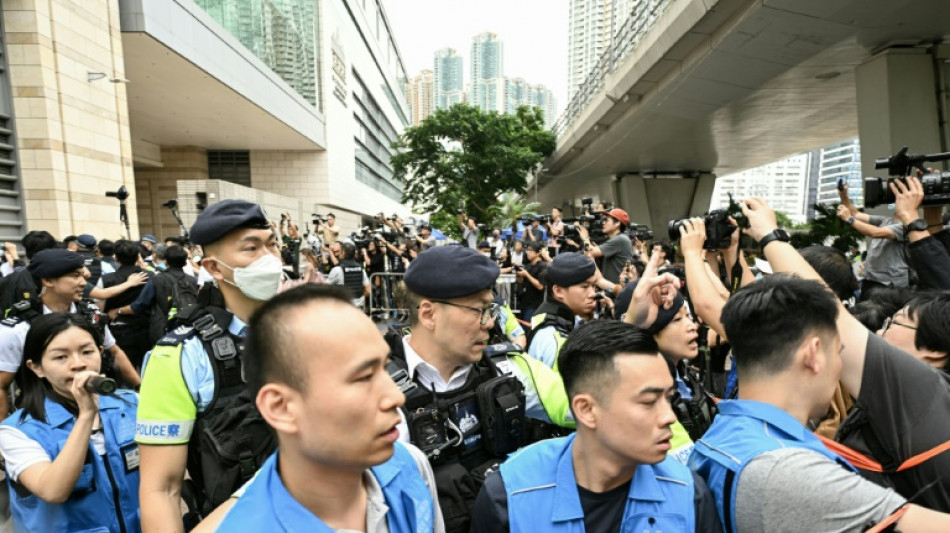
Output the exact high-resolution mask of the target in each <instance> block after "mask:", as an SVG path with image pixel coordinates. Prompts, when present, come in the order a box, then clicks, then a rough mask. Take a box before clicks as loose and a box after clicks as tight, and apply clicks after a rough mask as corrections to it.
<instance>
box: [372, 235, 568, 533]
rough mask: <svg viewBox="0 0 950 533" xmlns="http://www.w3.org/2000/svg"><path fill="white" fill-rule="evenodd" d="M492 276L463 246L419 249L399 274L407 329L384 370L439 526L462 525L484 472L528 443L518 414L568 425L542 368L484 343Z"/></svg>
mask: <svg viewBox="0 0 950 533" xmlns="http://www.w3.org/2000/svg"><path fill="white" fill-rule="evenodd" d="M498 273H499V268H498V265H496V264H495V263H494V262H492V260H491V259H489V258H487V257H484V256H482V255H479V254H478V252H476V251H475V250H474V249H470V248H465V247H461V246H442V247H436V248H431V249H429V250H427V251H425V252H423V253H421V254H419V257H418V258H416V259H415V260H414V261H412V263H411V264H410V265H409V269H408V270H407V271H406V276H405V278H404V279H405V283H406V287H407V289H408V291H409V302H410V304H409V305H410V308H411V312H410V321H411V327H412V333H411V335H409V336H407V337H404V338H402V339H395V340H393V339H390V340H391V347H392V349H393V360H392V362H391V364H390V374H392V375H393V377H394V379H395V380H396V381H397V383H399V384H400V386H401V388H402V389H403V392H404V393H405V394H406V404H405V405H404V406H403V410H402V412H403V416H404V417H405V418H406V421H405V422H404V423H402V424H400V428H399V429H400V431H399V433H400V438H401V439H404V440H407V441H410V442H412V443H413V444H415V445H416V446H418V447H419V448H420V449H422V451H423V452H424V453H426V455H428V456H429V458H430V460H431V461H432V464H433V467H434V470H435V475H436V480H437V483H438V489H439V503H440V505H441V507H442V513H443V515H444V517H445V524H446V529H447V530H448V531H468V525H469V518H470V513H471V509H472V505H473V503H474V498H475V493H476V492H477V489H478V486H479V485H480V480H482V479H484V476H485V473H486V471H488V470H489V469H491V468H493V467H494V466H495V465H497V463H499V462H501V461H502V460H503V459H504V457H505V455H506V454H508V453H510V452H513V451H514V450H515V449H517V448H518V447H519V446H521V445H522V444H524V443H525V441H526V440H529V437H527V436H526V435H525V433H526V432H527V431H528V430H525V429H523V428H524V427H525V426H526V425H529V424H528V421H526V420H525V417H526V416H528V417H530V418H533V419H538V420H544V421H551V422H554V423H556V424H558V425H571V424H572V421H569V419H568V416H569V415H568V406H567V397H566V394H565V393H564V388H563V384H562V383H561V380H560V378H559V377H558V376H557V375H556V374H555V373H554V372H553V371H551V369H549V368H547V367H546V366H544V365H543V364H541V363H540V362H538V361H535V360H534V359H532V358H531V357H526V356H524V354H523V353H522V352H521V351H520V348H519V347H516V346H514V345H511V344H497V345H491V344H489V330H490V329H491V328H492V326H493V321H494V313H495V311H496V305H495V304H494V303H493V301H492V300H493V297H492V292H491V288H492V287H493V286H494V284H495V279H496V278H497V277H498ZM500 406H504V407H503V408H502V409H501V410H499V409H498V408H499V407H500ZM502 411H504V412H502ZM526 412H527V415H526V414H525V413H526Z"/></svg>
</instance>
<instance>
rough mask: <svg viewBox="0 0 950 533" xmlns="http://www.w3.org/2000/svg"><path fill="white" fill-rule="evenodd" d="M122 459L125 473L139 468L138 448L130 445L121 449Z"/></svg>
mask: <svg viewBox="0 0 950 533" xmlns="http://www.w3.org/2000/svg"><path fill="white" fill-rule="evenodd" d="M122 457H123V458H124V459H125V473H126V474H128V473H130V472H133V471H135V470H138V468H139V447H138V445H136V444H131V445H129V446H126V447H125V448H122Z"/></svg>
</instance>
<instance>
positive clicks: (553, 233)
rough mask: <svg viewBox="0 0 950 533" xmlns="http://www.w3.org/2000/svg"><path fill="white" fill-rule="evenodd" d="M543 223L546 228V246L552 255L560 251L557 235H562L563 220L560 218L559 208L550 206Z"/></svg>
mask: <svg viewBox="0 0 950 533" xmlns="http://www.w3.org/2000/svg"><path fill="white" fill-rule="evenodd" d="M544 225H545V227H546V228H547V230H548V248H549V253H550V254H551V256H552V257H554V256H556V255H557V254H558V252H560V251H561V242H560V240H559V239H558V237H560V236H562V235H564V221H563V220H561V209H560V208H558V207H552V208H551V216H550V217H548V218H546V219H545V221H544Z"/></svg>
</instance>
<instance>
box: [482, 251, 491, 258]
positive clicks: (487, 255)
mask: <svg viewBox="0 0 950 533" xmlns="http://www.w3.org/2000/svg"><path fill="white" fill-rule="evenodd" d="M481 254H482V255H484V256H485V257H491V252H481Z"/></svg>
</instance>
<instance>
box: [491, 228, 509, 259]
mask: <svg viewBox="0 0 950 533" xmlns="http://www.w3.org/2000/svg"><path fill="white" fill-rule="evenodd" d="M488 244H489V245H490V246H491V250H492V257H494V258H496V259H497V258H498V256H499V255H501V251H502V250H504V249H505V244H506V243H505V239H502V238H501V230H499V229H494V230H492V232H491V239H488Z"/></svg>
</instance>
